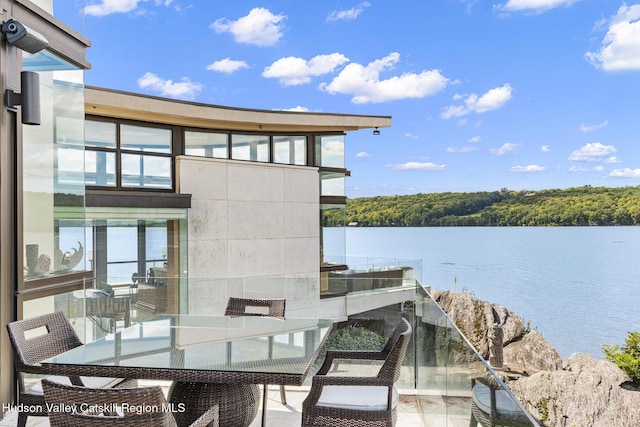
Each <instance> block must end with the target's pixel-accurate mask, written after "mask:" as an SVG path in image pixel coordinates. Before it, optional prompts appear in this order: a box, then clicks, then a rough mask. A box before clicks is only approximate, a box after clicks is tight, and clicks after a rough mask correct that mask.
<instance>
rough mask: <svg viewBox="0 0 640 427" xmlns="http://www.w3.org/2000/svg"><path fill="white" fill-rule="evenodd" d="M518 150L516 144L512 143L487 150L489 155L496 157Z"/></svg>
mask: <svg viewBox="0 0 640 427" xmlns="http://www.w3.org/2000/svg"><path fill="white" fill-rule="evenodd" d="M517 148H518V144H514V143H513V142H505V143H504V144H502V146H501V147H500V148H492V149H491V150H489V152H490V153H491V154H495V155H496V156H504V155H505V154H509V153H513V152H514V151H516V149H517Z"/></svg>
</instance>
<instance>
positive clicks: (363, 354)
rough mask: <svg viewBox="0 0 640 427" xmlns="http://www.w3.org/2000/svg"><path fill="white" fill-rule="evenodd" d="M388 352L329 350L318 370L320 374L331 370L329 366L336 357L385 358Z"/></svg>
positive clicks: (349, 358) (347, 358)
mask: <svg viewBox="0 0 640 427" xmlns="http://www.w3.org/2000/svg"><path fill="white" fill-rule="evenodd" d="M386 358H387V354H386V353H383V352H381V351H356V350H328V351H327V355H326V356H325V358H324V363H323V364H322V367H321V368H320V370H319V371H318V374H319V375H324V374H326V373H327V372H329V368H331V365H332V364H333V361H334V360H335V359H345V360H385V359H386Z"/></svg>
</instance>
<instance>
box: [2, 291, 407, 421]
mask: <svg viewBox="0 0 640 427" xmlns="http://www.w3.org/2000/svg"><path fill="white" fill-rule="evenodd" d="M285 303H286V302H285V300H284V299H243V298H231V299H230V300H229V302H228V304H227V309H226V311H225V315H224V316H198V315H179V314H159V315H158V316H157V317H154V318H152V319H150V320H145V321H142V322H140V323H135V324H131V325H130V326H127V327H124V328H122V329H119V330H117V331H115V332H113V333H110V334H108V335H106V336H105V337H103V338H99V339H97V340H94V341H92V342H88V343H85V344H83V343H82V342H81V340H80V338H79V336H78V334H77V333H76V331H75V329H74V327H73V326H72V324H71V323H70V321H69V320H68V319H67V317H65V315H64V314H63V313H62V312H54V313H50V314H45V315H41V316H37V317H33V318H28V319H24V320H19V321H15V322H12V323H9V324H8V325H7V330H8V332H9V337H10V340H11V344H12V346H13V350H14V361H15V368H16V377H17V384H18V387H17V388H18V393H17V394H18V396H17V401H18V402H19V406H18V408H19V409H20V412H19V414H18V426H19V427H22V426H25V425H26V421H27V418H28V417H33V416H48V417H49V423H50V425H51V426H52V427H58V426H60V427H63V426H64V427H69V426H83V427H84V426H89V427H93V426H96V427H97V426H125V425H126V426H128V427H135V426H144V427H153V426H234V427H235V426H239V427H248V426H249V425H250V424H251V423H252V422H253V420H254V418H255V417H256V416H257V413H258V410H259V408H260V407H262V425H263V426H265V425H266V414H267V412H266V407H267V390H268V385H269V384H271V385H279V386H280V399H281V401H282V403H283V404H286V392H285V386H287V385H290V386H300V385H302V384H303V383H304V381H305V379H306V378H307V377H308V376H310V375H312V377H311V385H310V388H309V393H308V396H307V397H306V399H305V400H304V402H303V404H302V426H355V425H363V426H364V425H380V426H394V425H395V424H396V420H397V403H398V392H397V390H396V388H395V386H394V384H395V383H396V382H397V381H398V378H399V376H400V369H401V366H402V361H403V359H404V357H405V354H406V351H407V346H408V344H409V340H410V339H411V330H412V328H411V325H410V323H409V322H408V321H407V320H405V319H402V320H401V321H400V322H399V323H398V324H397V326H396V327H395V329H394V330H393V332H392V333H391V335H390V336H389V337H388V338H387V340H386V344H385V346H384V348H382V349H381V350H379V351H350V350H327V349H326V348H325V347H324V344H325V342H326V340H327V337H328V335H329V333H330V332H331V330H332V327H333V321H332V320H330V319H314V318H290V317H286V316H285ZM365 360H373V361H377V362H376V363H377V365H376V366H377V367H379V368H376V369H377V372H375V373H374V374H371V375H370V376H350V375H351V374H347V375H349V376H345V375H336V374H335V372H331V369H332V366H335V363H337V362H338V361H339V362H340V365H341V366H342V365H343V364H345V363H348V362H349V361H351V362H352V363H362V361H365ZM318 366H319V369H318ZM341 372H342V370H341ZM34 374H36V375H35V376H36V377H37V380H35V379H33V377H34ZM138 380H163V381H171V387H170V388H169V390H168V393H167V395H166V396H165V393H164V392H163V390H162V388H161V387H160V386H144V387H143V386H139V385H138ZM261 391H262V393H261ZM261 394H262V396H261ZM260 401H262V405H260Z"/></svg>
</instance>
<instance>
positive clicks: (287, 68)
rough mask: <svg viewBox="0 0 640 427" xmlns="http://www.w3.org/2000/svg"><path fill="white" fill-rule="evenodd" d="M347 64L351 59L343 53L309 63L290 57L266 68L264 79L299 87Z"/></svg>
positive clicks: (313, 59) (319, 56)
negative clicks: (276, 80) (312, 78)
mask: <svg viewBox="0 0 640 427" xmlns="http://www.w3.org/2000/svg"><path fill="white" fill-rule="evenodd" d="M345 62H349V58H347V57H346V56H344V55H343V54H341V53H332V54H330V55H317V56H314V57H313V58H311V59H310V60H309V61H307V60H305V59H302V58H297V57H295V56H288V57H286V58H280V59H278V60H277V61H276V62H274V63H273V64H271V65H270V66H268V67H266V68H265V69H264V71H263V72H262V77H266V78H269V79H278V81H279V82H280V84H281V85H283V86H297V85H302V84H306V83H309V82H310V81H311V77H314V76H321V75H323V74H328V73H331V72H332V71H333V70H335V69H336V68H337V67H339V66H340V65H342V64H344V63H345Z"/></svg>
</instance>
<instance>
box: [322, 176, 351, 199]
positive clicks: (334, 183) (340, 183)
mask: <svg viewBox="0 0 640 427" xmlns="http://www.w3.org/2000/svg"><path fill="white" fill-rule="evenodd" d="M344 181H345V177H344V175H343V174H335V173H329V174H328V173H323V172H321V173H320V195H321V196H345V195H346V194H345V189H344Z"/></svg>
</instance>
